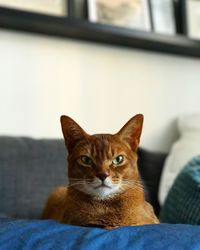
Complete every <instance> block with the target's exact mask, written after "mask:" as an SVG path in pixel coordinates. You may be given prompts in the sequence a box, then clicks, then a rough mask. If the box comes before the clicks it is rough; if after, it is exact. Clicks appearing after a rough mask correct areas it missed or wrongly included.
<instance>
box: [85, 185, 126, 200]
mask: <svg viewBox="0 0 200 250" xmlns="http://www.w3.org/2000/svg"><path fill="white" fill-rule="evenodd" d="M81 191H82V192H83V193H85V194H87V195H89V196H91V197H92V198H93V199H95V200H106V199H110V198H113V197H114V196H116V195H118V194H119V193H120V192H121V189H120V186H119V185H115V186H106V185H100V186H97V187H90V186H84V188H83V189H81Z"/></svg>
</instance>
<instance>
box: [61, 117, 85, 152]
mask: <svg viewBox="0 0 200 250" xmlns="http://www.w3.org/2000/svg"><path fill="white" fill-rule="evenodd" d="M60 122H61V126H62V132H63V136H64V139H65V145H66V147H67V149H68V152H69V153H71V152H72V150H73V148H74V146H75V145H76V144H77V143H78V142H79V141H81V140H83V139H85V140H87V139H88V137H89V135H88V134H87V133H86V132H85V131H84V130H83V129H82V128H81V127H80V126H79V125H78V124H77V123H76V122H75V121H74V120H73V119H71V118H70V117H69V116H65V115H62V116H61V117H60Z"/></svg>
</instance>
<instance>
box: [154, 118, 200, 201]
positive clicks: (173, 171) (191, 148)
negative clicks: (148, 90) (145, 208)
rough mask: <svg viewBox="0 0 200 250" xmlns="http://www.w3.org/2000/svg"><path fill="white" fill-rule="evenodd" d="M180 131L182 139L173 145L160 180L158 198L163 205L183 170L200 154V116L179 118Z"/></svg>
mask: <svg viewBox="0 0 200 250" xmlns="http://www.w3.org/2000/svg"><path fill="white" fill-rule="evenodd" d="M178 130H179V133H180V138H179V139H178V140H177V141H176V142H175V143H174V144H173V145H172V148H171V150H170V153H169V155H168V157H167V159H166V161H165V164H164V168H163V172H162V176H161V179H160V186H159V194H158V196H159V201H160V204H161V205H163V204H164V201H165V199H166V197H167V194H168V192H169V189H170V188H171V186H172V184H173V182H174V180H175V178H176V176H177V175H178V174H179V172H180V171H181V170H182V168H183V167H184V166H185V165H186V164H187V163H188V161H189V160H190V159H191V158H193V157H194V156H197V155H199V154H200V114H197V115H188V116H182V117H180V118H178Z"/></svg>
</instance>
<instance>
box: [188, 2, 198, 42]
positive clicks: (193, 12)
mask: <svg viewBox="0 0 200 250" xmlns="http://www.w3.org/2000/svg"><path fill="white" fill-rule="evenodd" d="M184 12H185V18H186V20H185V26H186V34H187V35H188V36H189V37H190V38H193V39H200V1H199V0H184Z"/></svg>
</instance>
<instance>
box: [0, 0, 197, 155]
mask: <svg viewBox="0 0 200 250" xmlns="http://www.w3.org/2000/svg"><path fill="white" fill-rule="evenodd" d="M13 9H14V12H13ZM43 16H44V17H45V16H48V17H47V18H46V19H45V18H43ZM20 18H23V22H22V21H21V20H22V19H20ZM26 18H27V21H26ZM64 19H66V24H67V25H68V30H70V32H71V33H70V34H72V33H73V32H74V33H76V37H75V38H74V39H73V36H71V35H70V36H69V37H67V35H66V33H65V35H63V34H61V35H60V36H59V35H58V34H57V35H56V36H52V32H51V30H52V29H54V30H57V33H59V30H60V26H59V25H58V26H55V25H57V24H59V22H61V23H62V27H63V23H64V21H63V20H64ZM16 20H17V21H16ZM37 20H41V22H40V25H39V22H37ZM43 20H47V22H48V25H47V22H46V21H45V26H44V25H43V22H42V21H43ZM59 20H61V21H59ZM31 22H32V25H31ZM35 22H37V25H34V23H35ZM89 24H91V25H93V26H92V29H93V31H94V33H95V27H97V29H98V30H99V29H102V30H106V25H107V26H108V27H109V30H112V27H113V30H114V31H113V32H115V33H113V34H114V35H113V37H112V41H110V42H108V41H106V43H104V42H103V43H102V42H97V43H94V42H93V40H94V35H93V34H92V32H88V31H87V27H88V26H87V25H89ZM70 25H71V29H70V28H69V27H70ZM101 25H102V26H101ZM30 27H32V28H30ZM101 27H102V28H101ZM76 28H77V29H78V30H81V29H85V30H84V32H85V34H86V33H87V39H77V36H78V35H77V31H76ZM29 29H30V31H32V30H34V33H32V32H26V31H29ZM31 29H32V30H31ZM37 29H38V31H39V32H38V33H37ZM123 29H124V31H123ZM42 30H43V32H41V31H42ZM106 32H108V31H107V30H106ZM106 32H105V33H103V32H102V33H100V35H99V38H98V39H99V40H106V34H107V33H106ZM41 33H45V35H44V34H41ZM48 33H51V36H49V35H48ZM61 33H62V32H61ZM116 33H117V34H118V35H119V36H120V37H123V36H124V37H126V34H129V35H130V34H131V37H132V39H134V34H135V37H136V38H137V39H138V37H139V38H140V46H139V47H140V49H138V48H135V47H134V46H132V47H131V46H124V45H125V44H123V39H121V40H122V44H121V45H122V46H119V44H118V45H117V44H115V37H116V35H115V34H116ZM121 34H122V36H121ZM90 36H91V41H90ZM154 36H155V39H154ZM96 37H98V31H97V32H96V33H95V40H96V39H97V38H96ZM152 37H153V38H152ZM199 37H200V1H197V0H185V1H172V0H151V1H144V0H117V1H106V0H99V1H98V0H96V1H94V0H93V1H92V0H91V1H81V0H79V1H78V0H77V1H64V0H40V1H39V0H18V1H16V0H15V1H14V0H0V76H1V79H0V121H1V122H0V134H1V135H12V136H28V137H34V138H60V137H62V134H61V129H60V122H59V118H60V115H62V114H65V115H68V116H71V117H72V118H73V119H75V120H76V121H77V122H78V123H79V124H80V125H81V126H82V127H83V128H84V129H85V130H86V131H87V132H88V133H91V134H92V133H103V132H104V133H115V132H117V131H118V130H119V129H120V128H121V127H122V126H123V125H124V123H125V122H126V121H127V120H128V119H130V118H131V117H132V116H133V115H135V114H136V113H143V114H144V117H145V122H144V130H143V135H142V140H141V144H142V146H143V147H145V148H148V149H151V150H155V151H163V152H168V151H169V149H170V147H171V145H172V143H173V142H174V140H175V139H176V138H177V137H178V132H177V127H176V119H177V117H179V116H181V115H185V114H195V113H199V112H200V111H199V109H200V74H199V72H200V59H199V57H198V56H196V57H192V56H188V54H189V51H190V50H191V51H192V46H194V47H195V49H196V50H198V49H199V50H200V44H199V41H198V38H199ZM124 39H125V38H124ZM127 39H128V38H127ZM152 39H153V40H154V41H153V42H155V51H154V50H153V49H151V50H146V49H142V46H143V44H144V46H145V41H151V42H152ZM85 40H88V41H85ZM165 41H167V42H166V44H168V46H169V50H171V53H162V47H163V44H164V45H165ZM171 41H172V43H173V44H178V45H180V46H182V47H184V49H183V52H182V55H180V53H178V52H179V51H176V49H174V48H177V47H176V46H175V47H174V48H173V46H172V47H170V46H171ZM153 42H152V43H153ZM160 43H161V46H160ZM178 45H177V46H178ZM188 45H190V46H188ZM159 46H160V47H159ZM187 46H188V47H187ZM153 47H154V46H153ZM158 51H159V52H158ZM176 52H177V53H176ZM184 52H185V54H184ZM193 54H194V53H193Z"/></svg>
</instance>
